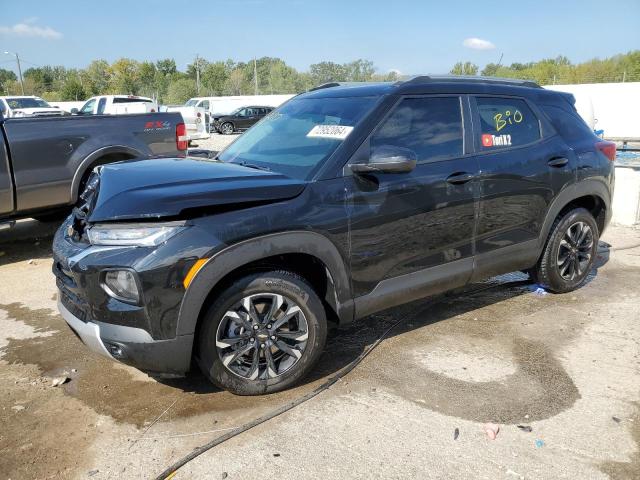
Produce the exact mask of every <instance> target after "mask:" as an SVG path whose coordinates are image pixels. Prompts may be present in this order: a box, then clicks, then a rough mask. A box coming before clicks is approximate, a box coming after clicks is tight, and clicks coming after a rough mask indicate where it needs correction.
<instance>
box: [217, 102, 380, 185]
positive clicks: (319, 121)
mask: <svg viewBox="0 0 640 480" xmlns="http://www.w3.org/2000/svg"><path fill="white" fill-rule="evenodd" d="M376 99H377V97H344V98H299V99H294V100H291V101H289V102H287V103H286V104H285V105H283V106H282V107H281V108H280V109H278V110H276V111H275V112H272V113H271V114H269V115H267V116H266V117H265V118H264V119H263V120H262V121H261V122H259V123H257V124H256V125H255V126H254V127H253V128H251V129H250V130H248V131H247V132H246V133H245V134H244V135H242V136H240V137H239V138H238V140H236V141H235V142H233V143H232V144H231V145H229V147H228V148H227V149H226V150H224V151H223V152H222V153H221V154H220V155H219V157H218V158H219V159H220V160H222V161H223V162H231V163H247V164H251V165H255V166H258V167H264V168H268V169H270V170H274V171H277V172H281V173H284V174H285V175H287V176H289V177H293V178H299V179H307V178H310V176H311V175H312V174H313V173H314V171H315V170H316V168H317V167H318V166H319V165H321V164H322V162H324V161H325V160H326V159H327V158H329V156H330V155H331V154H332V153H333V152H334V151H335V150H336V148H338V146H339V145H340V144H341V143H342V141H343V140H344V139H345V138H347V136H348V135H349V134H350V133H351V130H353V127H354V126H355V125H356V124H357V123H358V122H359V121H360V120H361V119H362V118H363V117H364V116H365V115H366V114H367V113H368V112H369V110H371V108H372V107H373V105H374V104H375V102H376Z"/></svg>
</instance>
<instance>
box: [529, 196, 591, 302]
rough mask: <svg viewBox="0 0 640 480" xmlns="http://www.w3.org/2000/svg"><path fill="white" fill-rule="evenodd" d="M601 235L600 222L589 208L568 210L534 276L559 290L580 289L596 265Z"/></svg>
mask: <svg viewBox="0 0 640 480" xmlns="http://www.w3.org/2000/svg"><path fill="white" fill-rule="evenodd" d="M598 238H599V232H598V225H597V224H596V221H595V219H594V218H593V215H591V213H590V212H589V211H588V210H585V209H584V208H576V209H574V210H570V211H568V212H566V213H565V214H564V215H562V216H560V217H558V218H557V219H556V221H555V222H554V224H553V226H552V227H551V234H550V235H549V239H548V240H547V244H546V246H545V249H544V251H543V253H542V256H541V257H540V260H539V261H538V264H537V265H536V266H535V267H534V269H533V270H534V271H533V273H534V275H532V278H534V279H536V280H537V281H538V283H540V284H541V285H542V286H543V287H544V288H546V289H547V290H550V291H552V292H555V293H564V292H570V291H572V290H575V289H576V288H579V287H580V286H581V285H582V284H583V283H584V282H585V280H586V279H587V275H589V272H590V271H591V268H592V267H593V262H594V261H595V257H596V252H597V248H598Z"/></svg>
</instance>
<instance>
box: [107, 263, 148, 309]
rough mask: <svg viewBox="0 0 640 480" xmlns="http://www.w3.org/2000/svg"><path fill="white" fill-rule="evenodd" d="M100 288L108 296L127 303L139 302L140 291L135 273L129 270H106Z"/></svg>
mask: <svg viewBox="0 0 640 480" xmlns="http://www.w3.org/2000/svg"><path fill="white" fill-rule="evenodd" d="M102 288H103V289H104V291H105V292H107V293H108V294H109V296H111V297H113V298H116V299H118V300H122V301H124V302H128V303H139V302H140V293H139V292H138V283H137V282H136V277H135V274H134V273H133V272H132V271H131V270H107V271H106V272H105V273H104V280H103V283H102Z"/></svg>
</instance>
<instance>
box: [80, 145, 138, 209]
mask: <svg viewBox="0 0 640 480" xmlns="http://www.w3.org/2000/svg"><path fill="white" fill-rule="evenodd" d="M146 156H147V155H144V154H142V153H141V152H139V151H138V150H136V149H135V148H131V147H129V146H127V145H110V146H108V147H103V148H99V149H98V150H95V151H93V152H91V153H90V154H89V155H87V156H86V157H85V158H84V159H83V160H82V161H81V162H80V164H79V165H78V168H76V171H75V173H74V174H73V179H72V181H71V203H75V202H76V201H77V200H78V196H79V195H80V193H81V192H80V191H79V190H80V186H81V184H82V180H83V179H85V178H86V176H87V175H88V174H89V173H90V172H91V170H93V168H94V167H97V166H98V165H104V164H106V163H112V162H115V161H120V160H130V159H132V158H137V157H146Z"/></svg>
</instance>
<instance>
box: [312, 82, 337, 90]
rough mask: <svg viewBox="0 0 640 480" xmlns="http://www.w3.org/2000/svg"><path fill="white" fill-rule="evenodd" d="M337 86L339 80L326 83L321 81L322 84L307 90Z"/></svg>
mask: <svg viewBox="0 0 640 480" xmlns="http://www.w3.org/2000/svg"><path fill="white" fill-rule="evenodd" d="M339 86H340V82H327V83H323V84H322V85H317V86H315V87H312V88H310V89H309V90H307V91H308V92H314V91H316V90H322V89H323V88H331V87H339Z"/></svg>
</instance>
